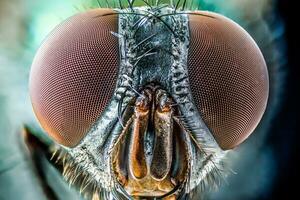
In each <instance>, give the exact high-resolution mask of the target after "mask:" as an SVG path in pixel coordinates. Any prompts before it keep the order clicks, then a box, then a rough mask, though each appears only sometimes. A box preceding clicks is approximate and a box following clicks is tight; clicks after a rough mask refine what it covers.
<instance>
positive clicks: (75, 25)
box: [29, 9, 119, 147]
mask: <svg viewBox="0 0 300 200" xmlns="http://www.w3.org/2000/svg"><path fill="white" fill-rule="evenodd" d="M113 13H114V11H113V10H110V9H95V10H91V11H88V12H85V13H81V14H78V15H75V16H73V17H70V18H69V19H67V20H66V21H64V22H63V23H62V24H60V25H58V26H57V27H56V28H55V29H54V31H53V32H51V33H50V34H49V36H48V37H47V38H46V39H45V41H44V42H43V44H42V45H41V47H40V48H39V50H38V52H37V54H36V56H35V59H34V61H33V64H32V69H31V74H30V86H29V87H30V96H31V101H32V105H33V109H34V112H35V114H36V116H37V118H38V120H39V121H40V123H41V125H42V127H43V128H44V129H45V130H46V132H47V133H48V134H49V135H50V136H51V137H52V138H53V139H54V140H55V141H56V142H58V143H59V144H61V145H64V146H67V147H74V146H76V145H77V144H78V143H79V142H80V140H82V139H83V138H84V136H85V135H86V134H87V132H88V130H89V129H90V128H91V126H92V125H93V123H95V121H96V120H97V118H99V116H100V115H101V113H102V112H103V111H104V109H105V107H106V106H107V105H108V103H109V102H110V99H111V97H112V95H113V92H114V90H115V83H116V80H117V74H118V69H119V52H118V51H119V50H118V49H119V46H118V39H117V37H115V36H113V35H112V34H111V31H114V32H118V16H117V15H114V14H113Z"/></svg>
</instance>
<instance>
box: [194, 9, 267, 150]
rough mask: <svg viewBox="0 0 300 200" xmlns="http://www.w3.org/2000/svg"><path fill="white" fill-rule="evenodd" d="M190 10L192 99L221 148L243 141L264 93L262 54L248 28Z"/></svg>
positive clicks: (254, 122) (262, 106)
mask: <svg viewBox="0 0 300 200" xmlns="http://www.w3.org/2000/svg"><path fill="white" fill-rule="evenodd" d="M198 14H204V15H208V16H211V17H207V16H201V15H190V16H189V23H190V37H191V38H190V50H189V57H188V71H189V79H190V87H191V91H192V95H193V98H194V101H195V104H196V106H197V108H198V110H199V112H200V114H201V116H202V118H203V120H204V121H205V123H206V124H207V126H208V128H209V129H210V130H211V132H212V134H213V135H214V137H215V139H216V141H217V142H218V143H219V145H220V146H221V148H223V149H231V148H234V147H235V146H237V145H238V144H240V143H241V142H243V141H244V140H245V139H246V138H247V137H248V136H249V135H250V134H251V133H252V131H253V130H254V128H255V127H256V126H257V124H258V122H259V121H260V119H261V117H262V115H263V113H264V110H265V107H266V103H267V98H268V90H269V85H268V72H267V68H266V64H265V61H264V58H263V56H262V54H261V52H260V50H259V48H258V47H257V45H256V44H255V42H254V41H253V39H252V38H251V37H250V36H249V35H248V33H247V32H246V31H245V30H243V29H242V28H241V27H240V26H239V25H237V24H236V23H234V22H233V21H231V20H229V19H227V18H225V17H223V16H221V15H217V14H213V13H210V12H199V13H198Z"/></svg>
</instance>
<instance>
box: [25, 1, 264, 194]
mask: <svg viewBox="0 0 300 200" xmlns="http://www.w3.org/2000/svg"><path fill="white" fill-rule="evenodd" d="M30 93H31V99H32V105H33V108H34V111H35V113H36V115H37V118H38V119H39V121H40V123H41V125H42V126H43V128H44V129H45V130H46V132H47V133H48V134H49V135H50V136H51V137H52V138H53V139H54V140H55V141H56V143H58V144H60V146H61V148H62V150H61V151H63V152H65V157H64V159H63V160H64V165H65V168H64V175H65V177H66V178H67V179H68V180H69V181H70V182H71V183H78V184H80V185H82V188H81V190H82V191H85V192H87V193H90V194H92V195H96V196H97V195H99V196H101V197H103V198H109V196H113V197H115V198H121V199H122V198H128V199H130V198H142V197H147V198H154V197H155V198H166V199H172V198H180V197H192V196H194V197H195V195H198V194H196V193H197V192H199V191H200V193H201V192H203V191H205V188H206V186H215V185H216V184H218V182H219V179H218V177H222V173H223V171H224V170H223V159H224V158H225V155H226V152H227V151H228V150H230V149H232V148H234V147H236V146H237V145H239V144H240V143H241V142H243V141H244V140H245V139H246V138H247V137H248V136H249V135H250V134H251V132H252V131H253V130H254V128H255V127H256V126H257V124H258V122H259V121H260V119H261V117H262V114H263V112H264V109H265V106H266V102H267V96H268V74H267V70H266V66H265V62H264V59H263V57H262V55H261V53H260V50H259V49H258V47H257V46H256V44H255V42H254V41H253V40H252V38H251V37H250V36H249V35H248V34H247V33H246V32H245V31H244V30H243V29H242V28H241V27H239V26H238V25H237V24H235V23H234V22H232V21H231V20H229V19H227V18H225V17H223V16H221V15H218V14H215V13H210V12H200V11H198V12H188V11H179V10H177V9H176V8H174V7H168V6H166V5H158V6H146V7H130V8H128V9H119V10H110V9H96V10H91V11H88V12H86V13H82V14H79V15H76V16H73V17H71V18H70V19H68V20H66V21H65V22H64V23H62V24H61V25H59V26H58V27H57V28H56V29H55V30H54V31H53V32H52V33H51V34H50V35H49V36H48V38H47V39H46V40H45V41H44V43H43V45H42V46H41V47H40V49H39V51H38V53H37V55H36V57H35V60H34V62H33V66H32V71H31V80H30ZM196 198H197V196H196Z"/></svg>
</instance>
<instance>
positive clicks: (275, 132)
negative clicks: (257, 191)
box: [266, 0, 300, 199]
mask: <svg viewBox="0 0 300 200" xmlns="http://www.w3.org/2000/svg"><path fill="white" fill-rule="evenodd" d="M298 8H299V7H298V5H297V1H289V0H279V1H278V3H277V10H278V12H279V15H281V17H282V19H283V20H284V23H285V37H286V43H287V52H286V53H287V59H288V61H287V73H286V76H287V77H286V85H285V89H284V93H283V95H284V97H283V101H282V107H281V110H280V111H279V113H278V114H277V116H276V117H275V120H274V125H273V126H272V130H271V134H269V139H268V140H267V141H268V143H269V144H270V145H272V146H274V149H275V152H276V155H275V156H276V157H277V162H278V163H277V164H278V174H277V178H276V179H275V182H274V186H273V188H272V190H271V193H270V196H269V197H268V198H266V199H298V198H297V196H298V194H299V184H298V181H299V180H298V177H300V176H299V175H300V174H299V170H300V165H299V163H300V162H299V158H300V155H299V145H300V143H299V123H300V121H299V116H298V113H299V112H298V111H299V103H300V98H299V97H300V94H299V92H300V89H299V35H300V34H299V25H300V23H299V10H298Z"/></svg>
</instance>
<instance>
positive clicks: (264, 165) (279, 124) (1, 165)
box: [0, 0, 300, 200]
mask: <svg viewBox="0 0 300 200" xmlns="http://www.w3.org/2000/svg"><path fill="white" fill-rule="evenodd" d="M108 1H109V2H110V3H111V4H113V3H112V2H113V0H108ZM116 2H117V1H116ZM100 4H102V5H103V6H105V5H106V4H105V1H100ZM188 6H191V7H192V8H196V7H199V9H202V10H210V11H215V12H218V13H221V14H223V15H225V16H227V17H229V18H231V19H233V20H234V21H236V22H238V23H239V24H240V25H241V26H242V27H244V28H245V29H246V30H247V31H248V32H249V33H250V35H251V36H252V37H253V38H254V39H255V41H256V42H257V44H258V45H259V47H260V48H261V50H262V52H263V54H264V57H265V59H266V62H267V65H268V70H269V74H270V87H271V88H270V89H271V91H270V99H269V104H268V108H267V111H266V113H265V115H264V117H263V120H262V122H261V123H260V125H259V127H258V128H257V129H256V131H255V132H254V133H253V134H252V135H251V137H250V138H249V140H247V141H246V142H245V143H244V144H243V145H241V146H240V147H239V148H238V149H237V150H236V151H235V152H233V153H231V154H230V157H229V160H230V161H231V163H232V164H231V167H232V169H233V170H234V171H235V172H236V173H235V174H234V175H231V176H230V177H228V179H227V183H225V184H224V185H223V186H222V187H221V188H220V190H219V191H217V192H211V193H210V194H209V195H208V199H228V200H229V199H231V200H235V199H249V200H250V199H251V200H252V199H266V200H267V199H281V198H284V199H290V198H292V197H294V195H297V192H298V191H297V184H296V183H295V182H297V181H298V180H297V177H299V169H300V166H299V157H300V156H299V148H298V146H299V145H300V143H299V142H298V139H299V129H298V127H297V122H298V123H299V122H300V121H299V117H297V114H298V112H297V111H298V103H299V102H300V99H299V92H300V90H299V87H298V86H299V82H298V80H299V73H298V72H299V71H298V67H299V65H298V64H299V62H298V60H296V58H297V56H298V55H296V53H298V52H299V51H298V52H297V50H296V49H297V48H298V44H299V39H298V38H299V37H298V36H299V31H298V27H297V25H299V21H297V20H298V19H299V17H298V16H297V14H296V13H297V11H296V9H297V5H296V2H295V1H289V0H227V1H224V0H194V1H193V3H192V4H191V1H188ZM96 7H98V3H97V1H96V0H51V1H48V0H26V1H25V0H0V200H11V199H12V200H14V199H20V200H27V199H28V200H29V199H30V200H35V199H36V200H40V199H48V198H47V197H46V196H45V194H44V193H43V190H42V186H41V185H40V181H39V179H38V178H37V175H36V172H35V171H34V169H33V166H32V162H31V160H30V158H29V154H28V152H27V150H26V149H25V148H24V144H23V142H22V136H21V131H20V130H21V129H22V126H23V125H24V124H26V125H29V126H31V127H32V128H33V129H35V131H36V133H37V134H38V135H39V136H40V137H41V138H44V139H45V140H48V138H47V137H46V136H45V135H44V134H43V131H42V130H41V129H40V127H39V124H38V122H37V121H36V119H35V117H34V115H33V112H32V110H31V105H30V100H29V96H28V78H29V72H30V65H31V62H32V59H33V57H34V54H35V52H36V51H37V49H38V47H39V45H40V43H41V42H42V41H43V39H44V38H45V37H46V36H47V34H48V33H49V32H50V31H51V30H52V29H53V28H54V27H55V26H56V25H58V24H59V23H61V22H62V21H63V20H64V19H66V18H67V17H69V16H71V15H73V14H76V13H79V12H84V11H85V10H87V9H90V8H96ZM297 119H298V120H297ZM41 165H42V166H43V168H44V169H45V171H46V172H47V173H46V177H45V178H46V179H47V182H48V183H49V185H50V186H51V187H52V189H53V191H54V193H56V195H57V197H58V199H81V197H80V195H79V194H78V193H77V192H76V191H74V190H73V189H69V187H68V185H67V184H66V183H65V182H64V181H63V180H62V178H61V177H60V175H59V173H58V172H57V171H56V170H55V169H54V168H53V167H52V166H51V165H49V163H47V162H46V161H45V163H41Z"/></svg>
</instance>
